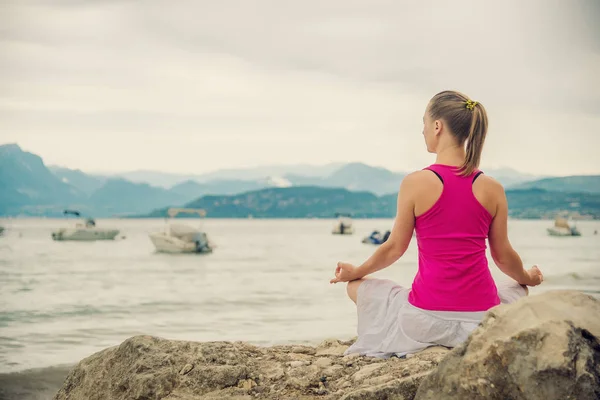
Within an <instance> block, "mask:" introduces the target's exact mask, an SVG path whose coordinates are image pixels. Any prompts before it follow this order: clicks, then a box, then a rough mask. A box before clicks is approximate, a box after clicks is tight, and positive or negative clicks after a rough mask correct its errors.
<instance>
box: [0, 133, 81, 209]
mask: <svg viewBox="0 0 600 400" xmlns="http://www.w3.org/2000/svg"><path fill="white" fill-rule="evenodd" d="M0 188H2V189H0V215H12V214H18V213H19V212H20V209H21V207H23V206H30V207H31V206H35V205H38V204H45V205H57V204H67V205H68V204H73V203H77V202H80V201H81V200H83V199H84V197H85V195H84V194H83V193H82V192H81V191H79V190H78V189H76V188H75V187H73V186H71V185H69V184H67V183H64V182H62V181H61V180H60V179H58V178H57V177H56V176H55V175H54V174H53V173H52V172H50V170H48V168H46V165H45V164H44V162H43V161H42V159H41V158H40V157H39V156H37V155H35V154H32V153H28V152H25V151H23V150H22V149H21V148H20V147H19V146H18V145H16V144H6V145H2V146H0Z"/></svg>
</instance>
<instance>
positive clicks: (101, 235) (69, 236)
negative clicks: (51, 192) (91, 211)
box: [52, 210, 119, 242]
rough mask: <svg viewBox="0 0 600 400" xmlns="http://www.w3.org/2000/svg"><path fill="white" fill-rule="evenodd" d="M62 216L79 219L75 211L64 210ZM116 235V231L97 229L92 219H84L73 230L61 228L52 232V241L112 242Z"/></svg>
mask: <svg viewBox="0 0 600 400" xmlns="http://www.w3.org/2000/svg"><path fill="white" fill-rule="evenodd" d="M63 214H64V215H74V216H76V217H81V213H80V212H79V211H75V210H65V211H64V212H63ZM118 234H119V230H118V229H104V228H98V227H97V226H96V221H95V220H94V219H93V218H85V219H84V220H83V223H77V224H76V225H75V227H74V228H61V229H59V230H57V231H54V232H52V239H54V240H57V241H64V240H74V241H83V242H92V241H96V240H114V238H115V237H117V235H118Z"/></svg>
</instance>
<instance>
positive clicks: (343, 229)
mask: <svg viewBox="0 0 600 400" xmlns="http://www.w3.org/2000/svg"><path fill="white" fill-rule="evenodd" d="M335 216H336V218H337V221H336V222H335V224H334V225H333V229H332V230H331V233H332V234H334V235H352V234H353V233H354V227H353V226H352V219H351V218H350V215H349V214H342V213H337V214H336V215H335Z"/></svg>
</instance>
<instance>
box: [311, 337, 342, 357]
mask: <svg viewBox="0 0 600 400" xmlns="http://www.w3.org/2000/svg"><path fill="white" fill-rule="evenodd" d="M348 347H350V345H349V344H345V343H343V342H341V341H339V340H336V339H327V340H325V341H323V343H321V344H320V345H319V346H318V347H317V349H316V355H317V356H339V357H341V356H343V355H344V352H345V351H346V350H347V349H348Z"/></svg>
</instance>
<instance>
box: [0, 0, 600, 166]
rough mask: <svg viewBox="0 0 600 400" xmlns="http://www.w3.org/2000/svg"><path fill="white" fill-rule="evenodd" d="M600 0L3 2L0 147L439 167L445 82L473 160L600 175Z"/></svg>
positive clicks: (155, 157) (62, 158) (235, 162)
mask: <svg viewBox="0 0 600 400" xmlns="http://www.w3.org/2000/svg"><path fill="white" fill-rule="evenodd" d="M599 21H600V2H599V1H597V0H582V1H576V0H573V1H566V0H565V1H560V0H552V1H550V0H530V1H517V0H510V1H494V0H488V1H482V0H470V1H446V0H439V1H399V0H389V1H383V0H361V1H357V0H328V1H325V0H302V1H291V0H255V1H250V0H239V1H229V0H220V1H209V0H205V1H182V0H178V1H167V0H164V1H152V0H148V1H126V0H111V1H108V0H107V1H92V0H86V1H83V0H69V1H68V0H63V1H59V0H55V1H49V0H48V1H42V0H39V1H29V0H12V1H5V0H0V143H10V142H17V143H18V144H20V145H21V147H23V148H24V149H25V150H28V151H31V152H34V153H37V154H39V155H40V156H42V157H43V158H44V160H45V161H46V163H47V164H58V165H63V166H67V167H71V168H80V169H83V170H86V171H124V170H137V169H156V170H162V171H169V172H186V173H201V172H207V171H210V170H215V169H219V168H231V167H240V166H254V165H264V164H293V163H310V164H325V163H328V162H332V161H335V162H339V161H342V162H343V161H362V162H365V163H369V164H373V165H379V166H384V167H387V168H390V169H393V170H411V169H416V168H421V167H423V166H425V165H426V164H428V163H431V162H432V161H433V160H434V158H433V156H432V155H429V154H427V152H426V151H425V146H424V143H423V138H422V134H421V132H422V116H423V111H424V108H425V106H426V104H427V102H428V100H429V99H430V98H431V97H432V96H433V95H434V94H435V93H437V92H438V91H441V90H445V89H457V90H460V91H463V92H465V93H466V94H467V95H469V96H471V97H472V98H473V99H474V100H478V101H480V102H482V103H483V104H484V105H485V106H486V108H487V110H488V113H489V118H490V131H489V138H488V141H487V144H486V148H485V151H484V162H483V165H482V166H483V167H486V166H488V167H497V166H508V167H512V168H515V169H518V170H521V171H525V172H531V173H540V174H555V175H568V174H577V173H600V161H599V160H600V155H599V149H600V128H599V127H600V27H599V25H598V22H599Z"/></svg>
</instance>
